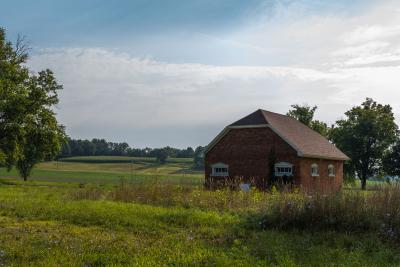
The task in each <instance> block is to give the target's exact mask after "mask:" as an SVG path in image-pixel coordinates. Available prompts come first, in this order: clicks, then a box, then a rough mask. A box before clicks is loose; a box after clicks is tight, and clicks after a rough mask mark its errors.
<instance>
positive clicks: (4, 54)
mask: <svg viewBox="0 0 400 267" xmlns="http://www.w3.org/2000/svg"><path fill="white" fill-rule="evenodd" d="M20 40H22V39H19V41H17V45H16V48H14V47H13V45H12V43H11V42H7V41H6V39H5V31H4V30H3V29H2V28H0V163H3V164H5V165H7V166H8V167H11V166H12V165H13V164H14V163H15V161H16V160H17V159H18V157H19V155H20V153H21V150H22V145H21V139H22V138H23V135H24V129H23V125H24V122H25V120H26V113H27V112H28V111H29V109H28V106H27V105H26V101H27V100H28V99H27V86H26V83H27V82H28V80H29V72H28V69H27V68H26V67H25V66H24V63H25V62H26V60H27V58H28V55H27V53H26V52H27V51H26V46H25V45H24V44H23V43H22V42H21V41H20Z"/></svg>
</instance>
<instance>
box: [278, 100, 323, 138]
mask: <svg viewBox="0 0 400 267" xmlns="http://www.w3.org/2000/svg"><path fill="white" fill-rule="evenodd" d="M291 107H292V109H291V110H289V112H288V113H287V114H286V115H288V116H290V117H293V118H295V119H296V120H298V121H300V122H301V123H303V124H305V125H307V126H308V127H310V128H311V129H313V130H314V131H316V132H318V133H320V134H321V135H323V136H325V137H329V129H330V128H329V127H328V125H327V124H326V123H324V122H322V121H319V120H314V114H315V111H316V110H317V108H318V107H317V106H313V107H310V106H308V105H303V106H301V105H297V104H295V105H291Z"/></svg>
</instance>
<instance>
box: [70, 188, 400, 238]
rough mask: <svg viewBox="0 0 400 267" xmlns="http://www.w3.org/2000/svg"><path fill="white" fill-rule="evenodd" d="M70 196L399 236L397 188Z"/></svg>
mask: <svg viewBox="0 0 400 267" xmlns="http://www.w3.org/2000/svg"><path fill="white" fill-rule="evenodd" d="M72 197H73V198H74V199H91V200H97V199H107V200H112V201H117V202H133V203H141V204H149V205H156V206H178V207H185V208H199V209H202V210H216V211H235V212H239V213H240V214H242V215H244V216H245V217H246V223H247V225H248V227H252V228H259V229H267V228H274V229H300V230H334V231H342V232H365V231H374V232H379V234H380V235H382V236H383V237H385V238H389V239H393V240H399V239H400V186H399V185H392V186H385V187H378V188H376V190H374V191H367V192H363V191H359V190H344V191H342V192H340V193H337V194H333V195H319V194H313V195H306V194H304V193H301V192H299V191H289V190H283V191H277V190H276V189H274V188H273V189H272V190H271V191H269V192H260V191H257V190H250V191H249V192H243V191H238V190H229V189H221V190H204V189H203V188H202V187H196V186H190V185H176V184H169V183H161V182H154V183H142V184H129V183H126V182H121V184H120V185H118V186H117V187H115V188H114V189H112V190H109V191H105V190H104V189H96V188H87V189H86V188H83V189H81V190H78V191H77V192H75V193H74V194H73V195H72Z"/></svg>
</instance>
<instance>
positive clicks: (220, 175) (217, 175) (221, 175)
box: [211, 173, 229, 177]
mask: <svg viewBox="0 0 400 267" xmlns="http://www.w3.org/2000/svg"><path fill="white" fill-rule="evenodd" d="M211 176H212V177H228V176H229V174H228V173H223V174H211Z"/></svg>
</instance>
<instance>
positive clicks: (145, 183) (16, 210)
mask: <svg viewBox="0 0 400 267" xmlns="http://www.w3.org/2000/svg"><path fill="white" fill-rule="evenodd" d="M87 160H88V159H82V161H80V162H79V160H77V159H72V160H68V161H65V162H58V163H57V162H49V163H42V164H40V166H38V168H37V169H36V170H35V174H34V176H33V177H32V179H31V180H29V181H28V182H23V181H21V180H20V179H17V178H15V177H16V176H17V174H16V172H15V171H12V172H11V174H10V175H8V174H7V173H6V172H5V170H1V178H0V207H1V208H0V233H1V234H0V264H1V265H4V266H398V265H400V250H399V248H398V247H399V246H398V243H397V241H395V240H391V239H388V238H382V236H381V233H380V232H379V231H378V230H376V229H375V226H376V222H375V218H378V217H379V216H380V215H379V214H380V213H379V208H380V207H381V206H387V207H390V208H393V209H394V210H395V208H396V207H398V206H396V205H397V204H396V203H398V202H393V203H392V202H390V203H389V204H390V205H388V203H383V202H382V201H383V200H382V199H383V198H382V199H381V198H377V197H376V196H375V197H373V198H371V201H375V202H377V204H378V205H381V206H377V209H376V210H375V209H371V210H370V212H371V216H370V217H371V220H368V218H369V217H366V213H364V211H365V212H367V211H368V210H367V209H368V207H364V208H362V207H361V208H360V209H357V210H361V211H362V212H354V211H353V210H350V209H352V207H353V204H354V203H358V202H357V201H360V199H358V198H354V199H353V198H349V199H347V198H345V199H343V200H344V201H340V202H338V205H340V207H339V208H338V210H339V211H340V214H343V218H338V220H339V221H338V222H333V224H332V225H329V226H328V227H324V225H323V224H322V222H320V221H323V220H321V219H318V220H311V219H307V218H306V217H304V214H303V215H301V214H300V215H301V216H300V215H297V214H298V212H299V211H300V210H299V211H298V212H294V213H290V209H289V210H288V209H287V205H288V203H298V204H299V205H300V203H302V201H303V200H302V198H301V197H300V196H298V195H297V194H280V193H274V192H273V193H262V192H255V191H251V192H248V193H245V192H231V191H225V190H222V191H205V190H203V188H202V186H201V182H202V180H201V177H202V174H201V173H198V172H195V173H190V172H189V170H190V162H189V161H186V162H168V163H167V164H165V165H164V166H160V165H158V164H157V163H155V162H154V161H153V162H151V161H150V162H144V161H137V162H134V163H133V164H131V163H130V162H128V163H121V162H119V163H115V162H112V163H110V162H108V163H99V162H98V161H97V160H98V159H96V162H95V163H88V162H87ZM109 160H113V159H109ZM104 161H106V160H105V159H104ZM132 165H133V167H132ZM131 168H132V169H133V170H134V171H135V172H134V173H135V175H136V176H133V177H130V170H131ZM183 170H187V173H186V174H184V175H183V174H182V172H183ZM64 174H65V176H63V175H64ZM41 175H44V176H43V177H42V176H41ZM107 175H109V176H107ZM155 177H156V178H155ZM185 179H187V180H188V181H189V182H187V181H186V180H185ZM350 191H351V193H349V192H350ZM353 191H356V190H347V191H346V192H345V193H344V195H346V196H347V195H353V194H356V193H353ZM396 192H397V191H396ZM391 196H392V195H391ZM391 199H392V201H398V200H393V197H392V198H391ZM330 201H337V200H334V199H332V200H330ZM329 203H330V204H329V205H332V203H336V202H332V203H331V202H329ZM348 203H350V204H348ZM281 206H282V207H286V208H285V209H275V208H277V207H281ZM312 207H313V206H312ZM277 212H279V214H278V215H279V216H275V215H276V214H277ZM282 212H284V213H282ZM325 212H327V213H326V217H329V218H330V216H331V215H329V214H330V213H332V214H333V215H332V218H335V216H337V214H339V213H337V214H336V213H335V210H330V211H325ZM329 212H330V213H329ZM385 212H389V210H388V211H385ZM300 213H301V212H300ZM375 213H376V214H375ZM313 214H314V213H313ZM348 214H351V216H350V217H351V218H348V217H349V216H348ZM317 215H318V214H317ZM317 215H309V216H311V217H312V216H317ZM291 216H293V217H291ZM296 216H300V217H296ZM321 216H322V215H321ZM346 216H347V217H346ZM311 217H310V218H311ZM323 217H324V216H323ZM299 218H303V219H301V220H300V219H299ZM332 218H331V219H332ZM314 219H315V218H314ZM331 219H329V220H327V222H328V221H329V222H330V221H331ZM284 220H285V221H284ZM302 220H309V221H306V224H305V225H306V226H304V227H303V228H297V227H293V226H292V225H291V222H293V221H296V222H297V223H302V222H303V221H302ZM363 220H365V221H363ZM356 221H358V222H359V223H358V224H354V225H353V224H352V223H353V222H356ZM265 222H270V223H271V224H270V225H264V224H265ZM309 222H310V223H309ZM312 223H313V224H312ZM331 223H332V222H331ZM336 226H338V228H337V229H336V228H335V227H336ZM360 229H363V230H360ZM396 229H397V228H396Z"/></svg>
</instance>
